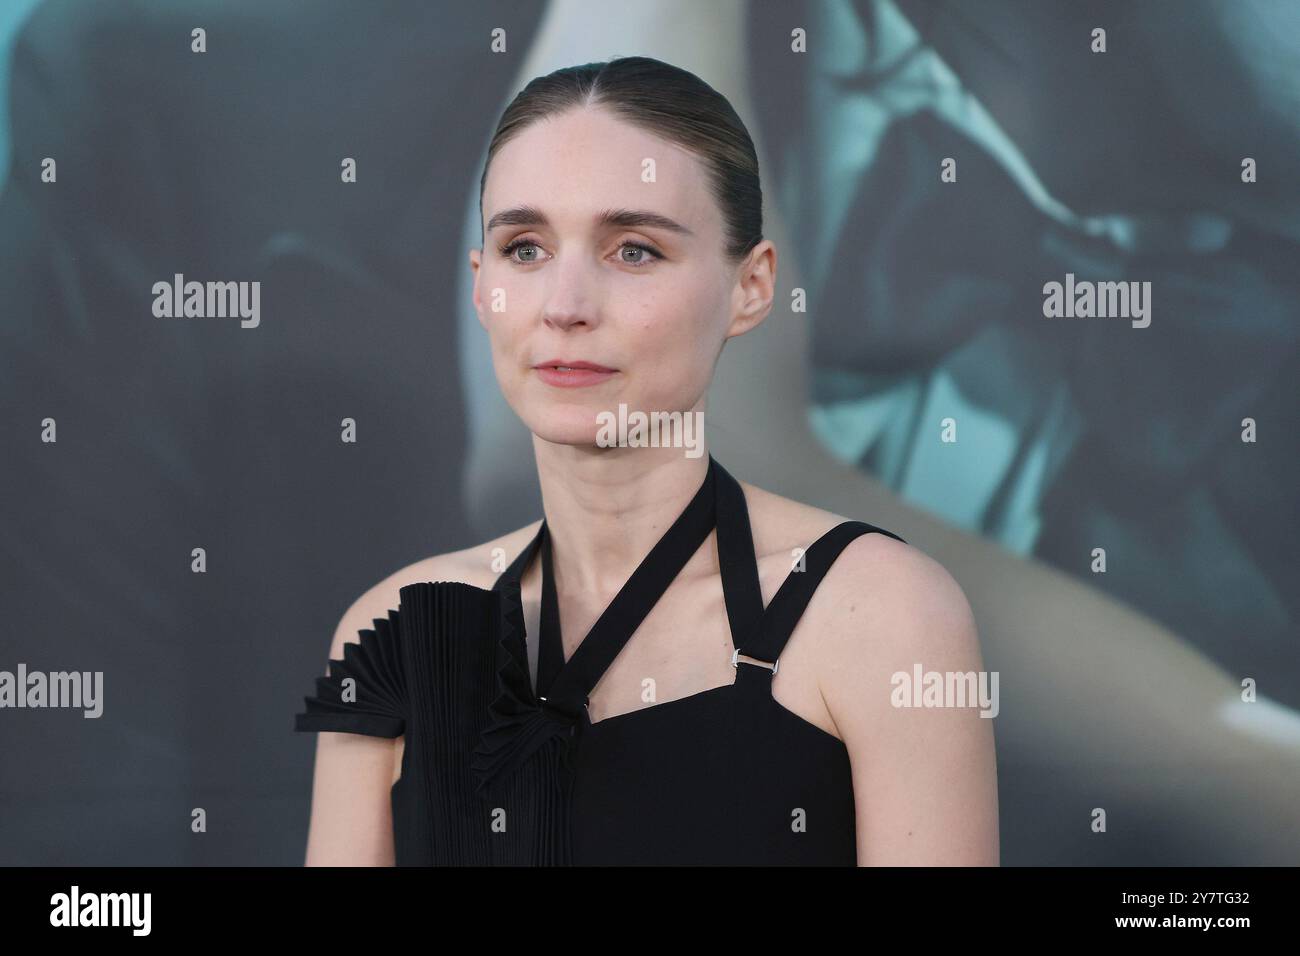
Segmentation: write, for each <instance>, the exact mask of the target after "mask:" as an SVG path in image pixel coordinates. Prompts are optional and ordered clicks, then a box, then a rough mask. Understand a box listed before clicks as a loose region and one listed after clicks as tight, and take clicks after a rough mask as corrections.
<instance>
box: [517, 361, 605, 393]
mask: <svg viewBox="0 0 1300 956" xmlns="http://www.w3.org/2000/svg"><path fill="white" fill-rule="evenodd" d="M533 371H534V372H536V373H537V377H538V378H540V379H541V380H542V381H543V382H545V383H546V384H547V385H554V386H556V387H557V388H583V387H585V386H588V385H599V384H600V383H601V382H604V381H607V380H608V379H609V378H610V377H611V376H612V375H616V374H617V372H616V371H615V370H614V369H607V370H605V371H598V370H597V369H591V368H570V369H567V370H564V371H561V370H560V369H558V368H554V367H552V366H546V365H539V366H537V367H536V368H534V369H533Z"/></svg>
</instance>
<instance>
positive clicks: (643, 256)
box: [618, 242, 663, 266]
mask: <svg viewBox="0 0 1300 956" xmlns="http://www.w3.org/2000/svg"><path fill="white" fill-rule="evenodd" d="M618 252H619V259H620V261H622V262H624V263H626V264H627V265H630V266H644V265H645V264H646V263H647V262H652V261H654V260H655V259H662V258H663V255H662V253H660V252H659V251H658V250H657V249H653V248H651V247H650V246H647V245H643V244H642V243H639V242H625V243H623V245H622V246H620V247H619V250H618ZM629 252H630V253H633V255H632V256H631V258H629V257H628V253H629ZM647 257H649V258H647Z"/></svg>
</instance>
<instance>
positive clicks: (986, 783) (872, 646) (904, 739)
mask: <svg viewBox="0 0 1300 956" xmlns="http://www.w3.org/2000/svg"><path fill="white" fill-rule="evenodd" d="M869 539H875V540H869ZM843 558H849V559H850V560H849V561H847V562H845V564H846V567H845V568H843V569H838V568H836V569H833V571H835V572H838V573H837V583H836V588H837V590H838V592H839V593H838V597H839V600H837V601H836V602H835V605H834V606H835V607H836V608H837V613H836V620H837V622H838V623H837V626H836V627H835V628H833V629H832V632H831V633H832V635H833V636H832V640H831V641H830V642H828V648H827V650H828V653H830V654H831V655H832V657H831V661H830V663H831V666H829V667H826V668H823V669H822V671H823V675H824V676H823V677H822V678H821V680H820V685H821V688H822V693H823V695H824V696H825V698H826V702H827V706H828V708H829V709H830V712H831V716H832V719H833V720H834V721H835V725H836V727H837V728H838V730H839V731H840V735H841V737H842V739H843V740H844V742H845V744H846V746H847V747H848V750H849V757H850V761H851V763H852V769H853V789H854V802H855V804H856V807H857V831H858V834H857V836H858V863H859V865H863V866H868V865H874V866H954V865H955V866H996V865H997V864H998V859H999V858H998V802H997V768H996V759H995V752H994V737H993V716H992V715H995V714H996V702H997V697H996V691H997V685H996V683H993V682H992V681H990V680H989V679H988V677H989V675H987V674H985V673H984V671H983V662H982V658H981V655H980V649H979V637H978V634H977V632H976V628H975V622H974V616H973V614H972V613H971V609H970V605H969V604H968V603H967V600H966V597H965V594H964V593H963V592H962V589H961V587H960V586H959V585H958V584H957V582H956V581H955V580H953V578H952V577H951V575H949V574H948V572H947V571H946V570H945V569H944V568H943V567H942V566H941V565H939V564H938V563H937V562H936V561H934V560H933V559H932V558H930V557H928V556H927V555H926V554H925V553H924V552H921V551H919V550H918V549H916V548H914V547H912V546H910V545H906V544H902V543H901V542H896V541H894V540H892V539H886V538H884V537H883V536H881V535H867V536H864V537H863V539H859V540H858V541H855V542H854V543H853V544H852V545H850V547H849V548H848V549H846V552H845V554H844V555H843ZM918 670H919V672H920V673H921V675H922V680H921V682H920V687H919V689H915V690H914V688H913V686H912V685H913V684H914V683H916V681H915V678H916V675H917V673H918ZM927 675H939V677H940V678H941V679H942V680H943V685H942V686H944V687H951V688H957V687H961V688H963V689H964V691H966V692H969V693H968V696H964V697H963V696H955V695H953V694H943V693H942V691H940V692H939V693H940V694H941V696H940V697H937V698H936V697H934V696H931V697H929V698H927V697H924V696H921V695H922V694H923V692H924V691H925V690H926V688H927V680H926V677H927ZM934 679H935V678H934V677H930V680H931V681H933V680H934ZM982 692H988V693H991V694H992V698H991V700H990V699H989V697H988V696H984V697H983V698H981V693H982ZM934 693H935V691H934V690H933V687H932V689H931V694H932V695H933V694H934ZM918 701H920V702H921V703H923V704H924V703H926V702H927V701H928V702H930V703H934V702H936V701H942V703H943V706H916V704H917V702H918ZM905 704H912V705H913V706H904V705H905ZM985 704H989V705H990V706H983V705H985ZM982 712H985V713H989V714H990V716H981V713H982Z"/></svg>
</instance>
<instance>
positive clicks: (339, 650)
mask: <svg viewBox="0 0 1300 956" xmlns="http://www.w3.org/2000/svg"><path fill="white" fill-rule="evenodd" d="M540 524H541V520H540V519H538V520H537V521H535V522H533V523H532V524H530V525H525V526H524V527H522V528H518V529H516V530H514V531H511V532H509V533H508V534H503V535H501V536H500V537H498V538H493V539H491V540H490V541H484V542H483V543H482V544H476V545H473V546H471V547H468V548H463V549H461V550H460V551H448V552H446V553H444V554H435V555H432V556H430V557H427V558H422V559H421V560H419V561H416V562H414V563H413V564H408V565H407V566H406V567H404V568H401V569H399V570H397V571H394V572H393V573H392V574H390V575H388V576H387V577H386V578H384V579H383V580H381V581H379V582H378V583H376V584H374V585H373V586H371V587H370V588H368V589H367V590H366V591H365V592H363V593H362V594H361V596H360V597H358V598H357V599H356V600H355V601H353V602H352V605H351V606H350V607H349V608H348V609H347V611H346V612H345V613H344V614H343V617H342V619H341V620H340V621H339V625H338V628H337V630H336V631H335V634H334V641H333V644H332V645H331V648H330V657H331V658H333V659H338V658H341V657H342V656H343V645H344V644H346V643H349V642H354V641H356V640H358V636H357V635H358V632H359V631H361V630H365V629H369V628H371V627H373V622H374V621H375V620H376V619H382V618H386V617H387V616H388V612H389V611H390V610H396V608H397V607H398V604H399V603H400V601H401V596H400V592H401V590H402V588H404V587H406V586H407V585H408V584H419V583H422V582H425V581H433V582H437V581H451V582H455V583H459V584H469V585H472V586H474V587H478V588H484V589H486V588H490V587H492V585H493V584H494V583H496V579H497V578H498V577H499V576H500V574H501V572H502V571H503V570H505V567H506V565H508V564H509V563H510V562H511V561H512V560H514V558H515V556H516V555H517V554H519V552H520V551H522V550H523V549H524V548H525V547H526V546H527V545H528V542H529V541H531V540H532V539H533V535H535V534H536V533H537V528H538V526H539V525H540Z"/></svg>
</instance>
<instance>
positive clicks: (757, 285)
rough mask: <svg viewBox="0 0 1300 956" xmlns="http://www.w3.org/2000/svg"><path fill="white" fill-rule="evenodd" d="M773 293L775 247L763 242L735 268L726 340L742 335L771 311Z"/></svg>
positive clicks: (766, 241)
mask: <svg viewBox="0 0 1300 956" xmlns="http://www.w3.org/2000/svg"><path fill="white" fill-rule="evenodd" d="M775 289H776V246H775V245H773V243H772V242H771V240H768V239H764V240H763V241H762V242H760V243H759V244H758V245H756V246H755V247H754V248H753V249H751V250H750V252H749V255H747V256H746V257H745V259H744V261H743V262H742V263H741V264H740V266H739V267H737V271H736V286H735V289H734V290H733V292H732V298H731V301H732V315H731V324H730V326H728V328H727V338H731V337H733V336H736V335H743V334H745V333H746V332H748V331H749V330H750V329H752V328H754V327H755V326H756V325H758V324H759V323H761V322H762V321H763V320H764V319H765V318H767V314H768V313H769V312H771V311H772V301H773V296H774V295H775Z"/></svg>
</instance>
